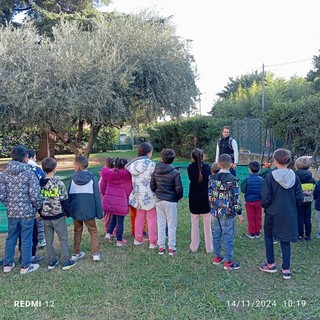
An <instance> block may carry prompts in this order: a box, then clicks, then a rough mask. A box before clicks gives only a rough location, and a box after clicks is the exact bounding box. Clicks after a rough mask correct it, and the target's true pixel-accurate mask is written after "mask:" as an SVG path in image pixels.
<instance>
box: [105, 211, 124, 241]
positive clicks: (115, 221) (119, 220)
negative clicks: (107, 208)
mask: <svg viewBox="0 0 320 320" xmlns="http://www.w3.org/2000/svg"><path fill="white" fill-rule="evenodd" d="M116 225H117V241H122V237H123V225H124V216H117V215H115V214H113V215H112V217H111V221H110V225H109V227H108V233H110V234H112V233H113V230H114V228H115V226H116Z"/></svg>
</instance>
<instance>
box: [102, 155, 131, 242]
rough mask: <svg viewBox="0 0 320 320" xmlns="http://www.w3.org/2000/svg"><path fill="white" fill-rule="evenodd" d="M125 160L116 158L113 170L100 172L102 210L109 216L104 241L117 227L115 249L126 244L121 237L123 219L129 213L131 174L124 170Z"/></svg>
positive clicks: (106, 169) (104, 169) (110, 236)
mask: <svg viewBox="0 0 320 320" xmlns="http://www.w3.org/2000/svg"><path fill="white" fill-rule="evenodd" d="M126 164H127V159H124V158H117V159H116V160H115V163H114V168H113V169H108V168H103V169H102V170H101V178H102V183H101V185H100V186H101V194H103V199H102V209H103V211H104V212H109V213H110V214H111V221H110V224H109V226H108V233H107V234H106V237H105V238H106V239H108V240H111V238H112V233H113V230H114V228H115V227H116V226H117V244H116V246H117V247H122V246H123V244H124V243H125V242H126V240H124V239H123V238H122V237H123V226H124V217H125V216H126V215H127V214H128V212H129V195H130V193H131V191H132V182H131V180H132V178H131V173H130V172H129V171H128V170H126V169H125V168H124V166H125V165H126Z"/></svg>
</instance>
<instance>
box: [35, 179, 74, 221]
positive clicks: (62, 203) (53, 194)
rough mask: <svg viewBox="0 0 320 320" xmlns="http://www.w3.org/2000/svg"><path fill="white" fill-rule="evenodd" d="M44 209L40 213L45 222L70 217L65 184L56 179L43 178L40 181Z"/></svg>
mask: <svg viewBox="0 0 320 320" xmlns="http://www.w3.org/2000/svg"><path fill="white" fill-rule="evenodd" d="M40 187H41V195H42V197H43V207H42V210H41V212H40V215H41V217H42V218H43V219H44V220H54V219H59V218H61V217H63V216H64V215H66V216H67V217H69V216H70V208H69V199H68V194H67V190H66V186H65V185H64V183H63V182H62V181H61V180H60V179H58V178H56V177H52V178H50V179H48V178H43V179H41V180H40Z"/></svg>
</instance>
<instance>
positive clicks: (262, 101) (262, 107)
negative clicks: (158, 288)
mask: <svg viewBox="0 0 320 320" xmlns="http://www.w3.org/2000/svg"><path fill="white" fill-rule="evenodd" d="M261 112H262V116H263V114H264V64H262V95H261Z"/></svg>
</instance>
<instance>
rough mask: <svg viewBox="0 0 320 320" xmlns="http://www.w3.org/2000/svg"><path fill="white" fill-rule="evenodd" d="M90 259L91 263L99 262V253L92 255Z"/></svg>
mask: <svg viewBox="0 0 320 320" xmlns="http://www.w3.org/2000/svg"><path fill="white" fill-rule="evenodd" d="M92 259H93V261H100V260H101V255H100V253H94V254H93V255H92Z"/></svg>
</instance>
